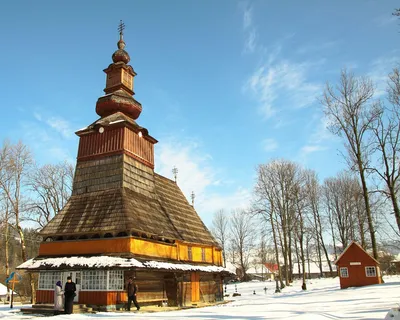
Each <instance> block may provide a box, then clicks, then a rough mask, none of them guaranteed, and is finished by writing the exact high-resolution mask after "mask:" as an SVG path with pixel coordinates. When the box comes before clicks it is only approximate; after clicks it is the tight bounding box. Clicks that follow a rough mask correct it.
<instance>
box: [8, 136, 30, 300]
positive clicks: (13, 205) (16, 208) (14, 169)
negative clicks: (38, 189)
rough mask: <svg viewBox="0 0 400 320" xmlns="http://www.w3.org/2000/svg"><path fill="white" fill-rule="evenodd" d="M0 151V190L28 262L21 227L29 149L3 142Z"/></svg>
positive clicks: (23, 258)
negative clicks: (1, 164) (1, 159)
mask: <svg viewBox="0 0 400 320" xmlns="http://www.w3.org/2000/svg"><path fill="white" fill-rule="evenodd" d="M2 149H3V150H2V151H0V154H3V152H4V150H6V152H5V154H6V157H5V159H4V168H3V171H2V174H1V176H0V189H1V192H2V193H4V195H5V198H6V201H8V203H9V206H10V212H12V215H13V228H14V229H15V230H16V232H17V233H18V236H19V241H20V249H21V256H22V260H23V261H24V262H25V261H27V260H28V256H27V252H26V244H25V236H24V232H23V229H22V226H21V222H23V220H24V213H25V212H24V210H25V208H24V199H23V189H24V188H25V187H26V178H27V175H28V173H29V170H30V168H31V166H32V163H33V160H32V156H31V153H30V151H29V149H28V148H27V146H25V145H24V144H23V143H22V142H18V143H17V144H15V145H11V144H10V143H8V142H5V143H4V146H3V148H2ZM29 278H30V282H31V297H32V303H34V302H35V283H34V279H33V277H32V276H31V274H29Z"/></svg>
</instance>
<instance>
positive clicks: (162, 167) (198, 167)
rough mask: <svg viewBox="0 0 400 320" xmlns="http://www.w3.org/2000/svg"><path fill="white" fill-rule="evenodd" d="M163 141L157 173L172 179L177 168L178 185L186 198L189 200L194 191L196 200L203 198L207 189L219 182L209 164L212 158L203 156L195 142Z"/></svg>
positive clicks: (157, 161) (158, 154) (157, 160)
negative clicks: (174, 169)
mask: <svg viewBox="0 0 400 320" xmlns="http://www.w3.org/2000/svg"><path fill="white" fill-rule="evenodd" d="M163 141H164V142H163V143H159V145H158V150H157V153H156V166H157V168H156V169H157V171H158V172H159V173H160V174H162V175H163V176H166V177H169V178H171V179H172V178H173V174H172V169H173V168H174V167H176V168H177V169H178V179H177V180H178V185H179V187H180V188H181V189H182V191H183V193H184V194H185V195H186V197H188V198H189V196H190V194H191V192H192V191H194V193H195V194H196V198H201V197H203V194H204V192H205V189H206V188H207V187H208V186H210V185H211V184H213V182H215V181H216V180H217V179H215V173H214V171H213V169H212V168H211V165H210V164H209V159H210V156H209V155H207V154H202V153H201V151H200V150H199V146H198V144H197V143H196V142H195V141H185V143H183V142H179V141H177V140H175V139H171V138H170V139H164V140H163Z"/></svg>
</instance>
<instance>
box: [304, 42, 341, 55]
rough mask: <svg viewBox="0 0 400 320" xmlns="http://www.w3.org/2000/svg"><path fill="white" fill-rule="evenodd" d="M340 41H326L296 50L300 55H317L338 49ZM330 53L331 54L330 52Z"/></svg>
mask: <svg viewBox="0 0 400 320" xmlns="http://www.w3.org/2000/svg"><path fill="white" fill-rule="evenodd" d="M339 44H340V41H326V42H322V43H314V44H306V45H303V46H301V47H300V48H298V49H297V50H296V53H298V54H315V53H316V52H320V51H326V50H330V51H331V50H332V48H334V47H337V46H338V45H339ZM330 51H329V52H330Z"/></svg>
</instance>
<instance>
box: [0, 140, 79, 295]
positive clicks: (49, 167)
mask: <svg viewBox="0 0 400 320" xmlns="http://www.w3.org/2000/svg"><path fill="white" fill-rule="evenodd" d="M73 172H74V169H73V166H72V165H71V164H69V163H67V162H63V163H59V164H46V165H39V164H37V163H35V161H34V158H33V155H32V153H31V151H30V150H29V148H28V147H27V146H26V145H24V144H23V143H22V142H17V143H15V144H13V143H11V142H9V141H5V142H4V143H3V145H2V146H1V148H0V232H1V234H2V237H1V238H0V243H1V244H2V245H1V249H0V257H1V260H0V261H2V263H1V264H0V276H1V278H2V280H1V282H3V280H5V278H7V277H8V276H9V275H10V272H11V271H14V270H15V267H16V266H17V265H19V264H21V263H22V262H25V261H27V260H28V259H29V258H33V257H34V256H36V255H37V254H38V248H39V243H40V237H39V236H38V235H37V230H38V229H40V228H42V227H43V226H44V225H45V224H46V223H47V222H49V221H50V220H51V219H52V218H53V217H54V215H55V214H56V213H57V212H59V211H60V210H61V209H62V207H63V206H64V204H65V203H66V201H67V200H68V198H69V196H70V194H71V190H72V179H73ZM29 226H31V228H29ZM3 278H4V279H3ZM35 282H36V279H35V277H34V276H33V275H32V274H30V273H27V274H25V275H24V277H23V281H22V283H21V284H20V285H19V288H18V289H19V292H22V293H23V294H25V295H27V296H30V297H32V300H33V302H34V299H35Z"/></svg>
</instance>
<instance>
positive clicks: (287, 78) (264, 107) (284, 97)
mask: <svg viewBox="0 0 400 320" xmlns="http://www.w3.org/2000/svg"><path fill="white" fill-rule="evenodd" d="M273 60H275V58H271V57H268V61H269V62H268V63H266V64H265V65H263V66H261V67H260V68H258V69H257V70H256V71H255V72H254V73H253V75H252V76H251V77H250V78H249V80H248V81H247V83H246V85H245V90H246V89H247V90H250V91H251V92H252V93H253V94H254V96H255V98H256V99H257V100H258V102H259V104H260V111H261V113H262V114H263V115H264V117H265V118H270V117H272V116H273V115H274V114H275V113H276V112H277V109H278V108H279V107H281V108H287V107H289V108H302V107H306V106H309V105H310V104H312V103H313V102H315V99H316V96H317V95H318V94H320V93H321V89H322V86H321V85H320V84H318V83H313V82H311V81H309V80H308V79H307V76H308V72H309V69H310V68H311V67H312V66H313V65H315V64H314V63H308V62H304V63H295V62H291V61H285V60H281V61H279V62H276V63H274V64H272V62H271V61H273ZM278 99H279V101H278Z"/></svg>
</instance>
